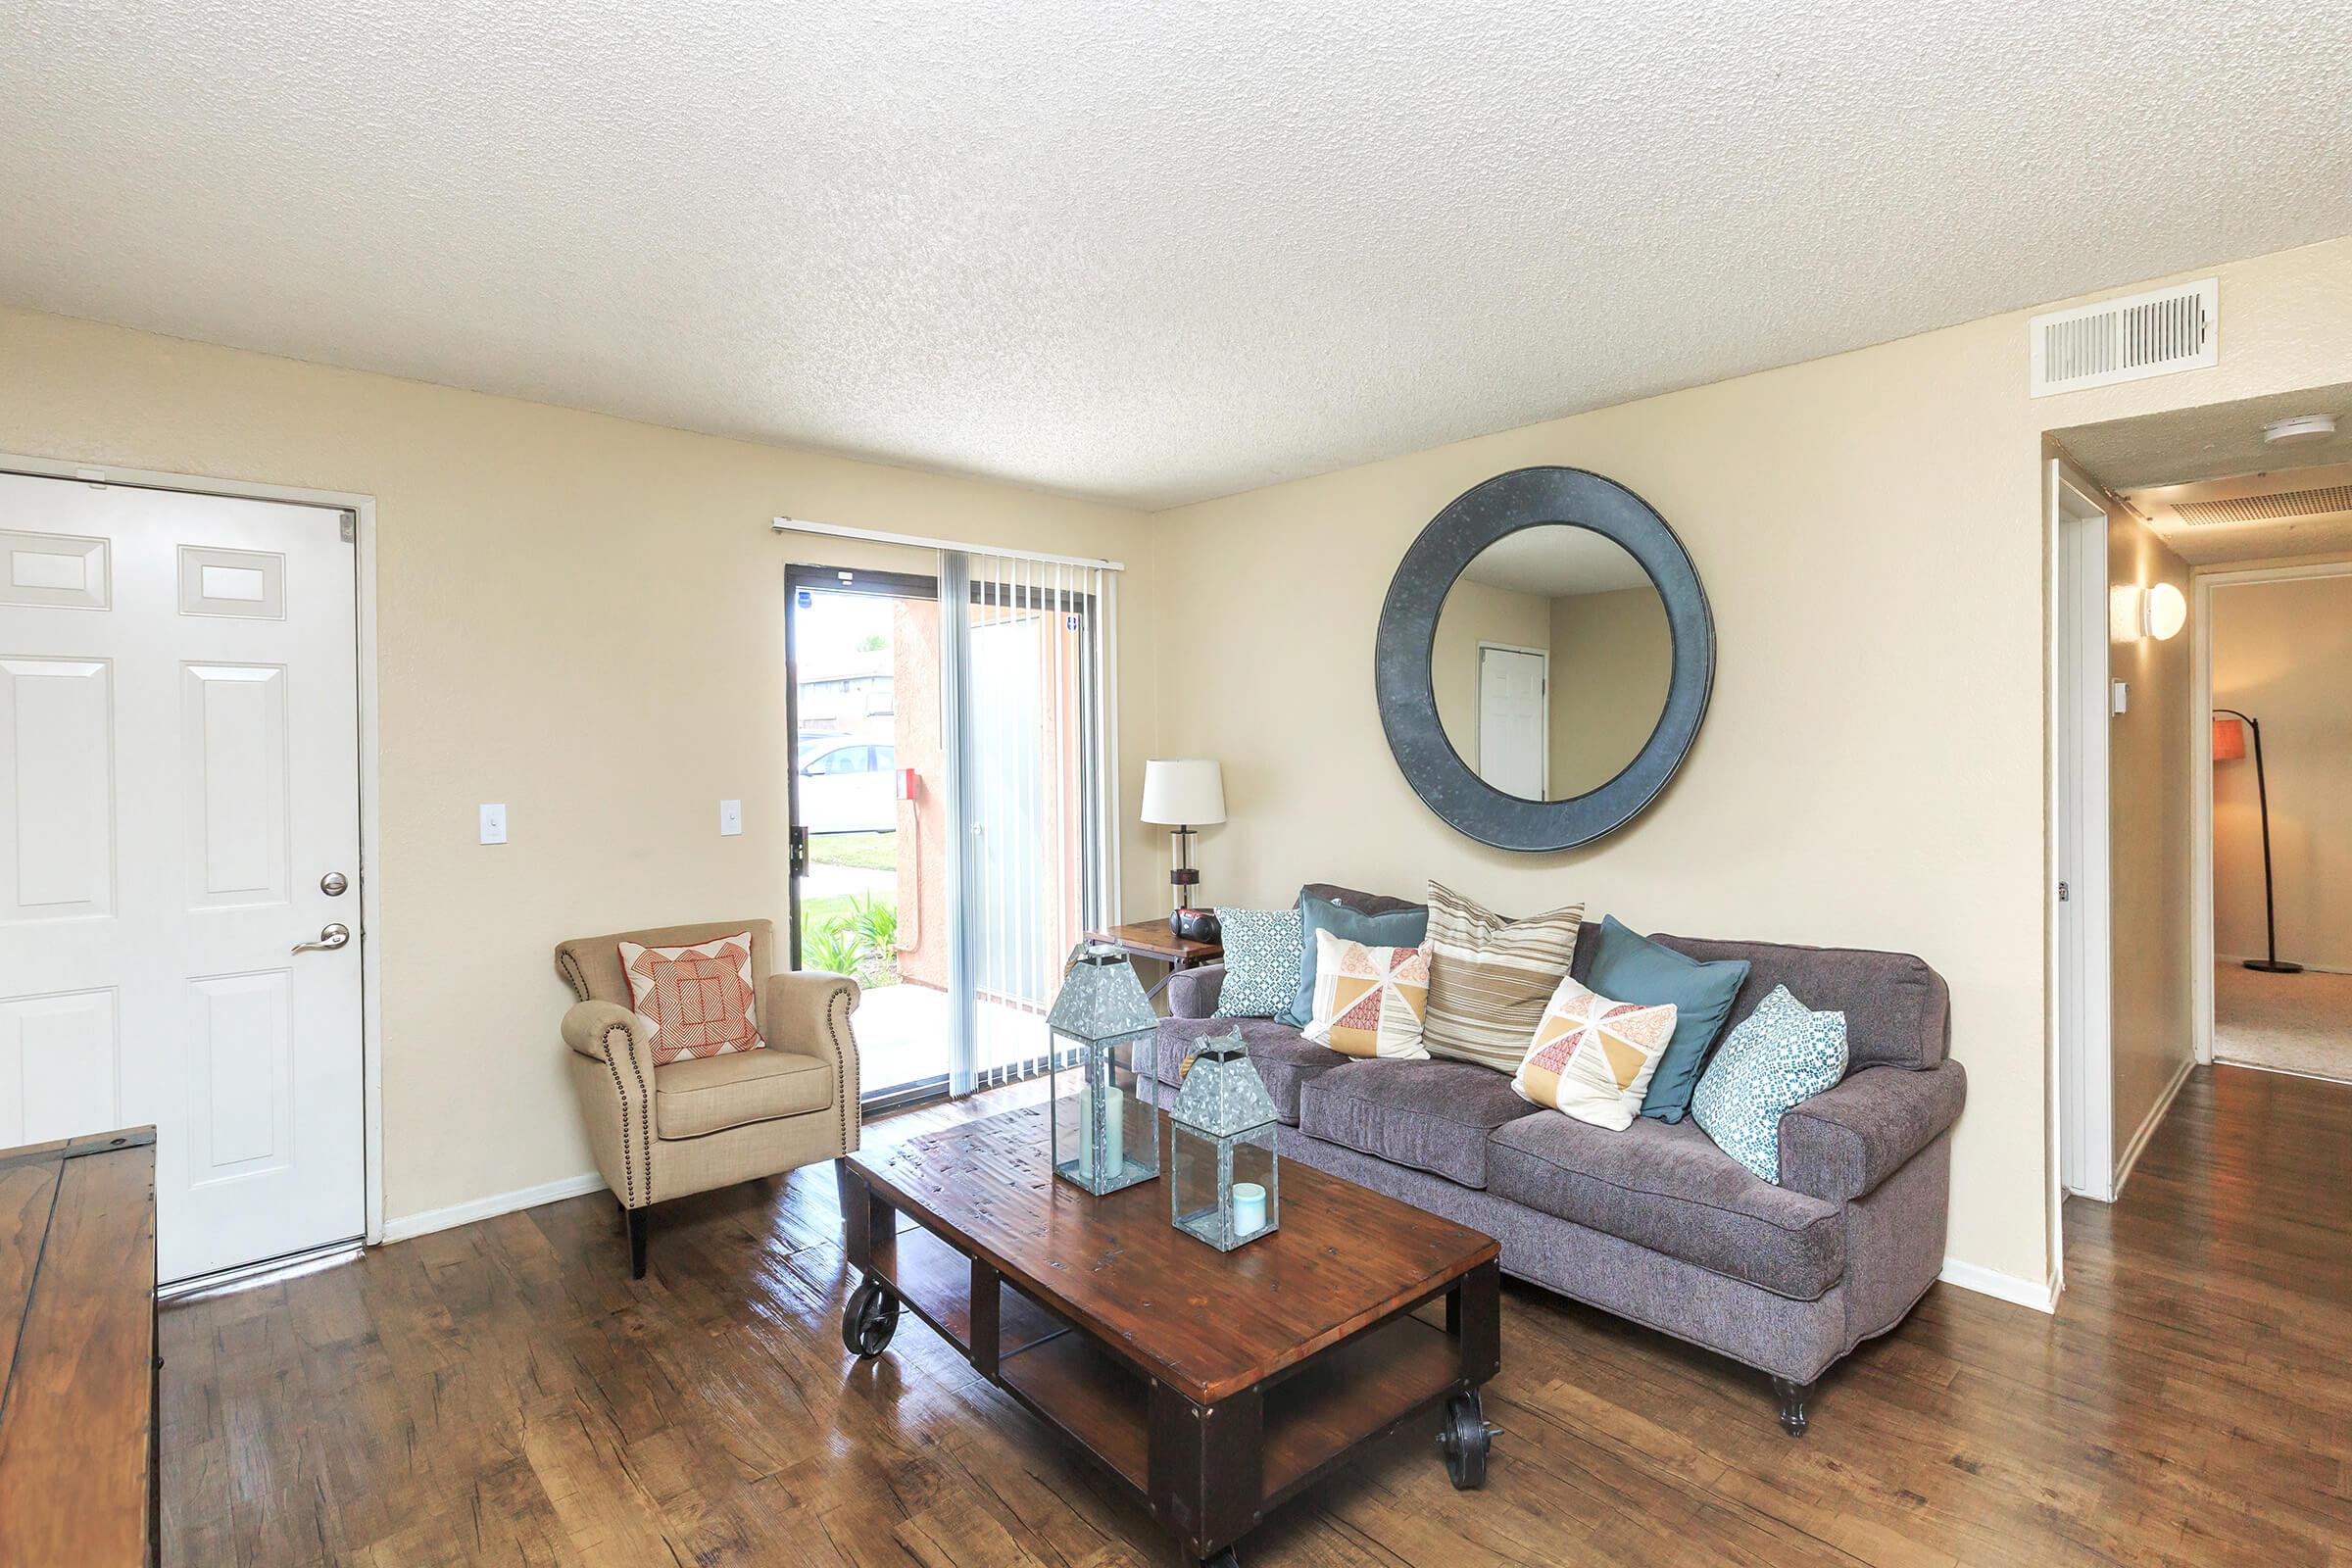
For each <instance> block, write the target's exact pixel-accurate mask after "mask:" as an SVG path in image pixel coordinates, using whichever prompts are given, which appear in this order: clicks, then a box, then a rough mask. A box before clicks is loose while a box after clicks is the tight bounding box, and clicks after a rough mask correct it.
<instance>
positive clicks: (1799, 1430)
mask: <svg viewBox="0 0 2352 1568" xmlns="http://www.w3.org/2000/svg"><path fill="white" fill-rule="evenodd" d="M1812 1392H1813V1385H1812V1384H1810V1383H1791V1382H1789V1380H1788V1379H1787V1378H1774V1379H1773V1380H1772V1395H1773V1397H1774V1398H1776V1399H1778V1400H1779V1401H1780V1403H1781V1430H1782V1431H1784V1432H1786V1433H1788V1434H1789V1436H1790V1437H1792V1438H1801V1437H1803V1436H1804V1435H1805V1397H1806V1396H1807V1395H1809V1394H1811V1393H1812Z"/></svg>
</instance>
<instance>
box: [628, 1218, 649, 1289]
mask: <svg viewBox="0 0 2352 1568" xmlns="http://www.w3.org/2000/svg"><path fill="white" fill-rule="evenodd" d="M646 1218H647V1216H646V1211H645V1210H644V1209H642V1208H632V1209H630V1210H629V1278H631V1279H633V1280H641V1279H643V1278H645V1232H646Z"/></svg>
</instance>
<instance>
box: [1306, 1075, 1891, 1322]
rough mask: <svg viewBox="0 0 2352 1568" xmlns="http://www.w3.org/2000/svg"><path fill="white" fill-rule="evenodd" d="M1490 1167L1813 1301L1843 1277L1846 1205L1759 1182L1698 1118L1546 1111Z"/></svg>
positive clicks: (1560, 1200) (1561, 1211)
mask: <svg viewBox="0 0 2352 1568" xmlns="http://www.w3.org/2000/svg"><path fill="white" fill-rule="evenodd" d="M1309 1130H1311V1129H1309ZM1487 1165H1488V1175H1487V1190H1488V1191H1489V1192H1491V1193H1493V1194H1495V1196H1497V1197H1500V1198H1507V1199H1510V1200H1511V1201H1513V1202H1516V1203H1521V1204H1524V1205H1525V1206H1527V1207H1529V1208H1532V1209H1535V1210H1537V1211H1539V1212H1541V1213H1545V1214H1551V1215H1555V1216H1557V1217H1558V1218H1560V1219H1564V1220H1569V1221H1572V1222H1574V1223H1575V1224H1578V1225H1584V1226H1588V1227H1590V1228H1591V1229H1593V1230H1596V1231H1602V1232H1605V1233H1607V1234H1608V1235H1611V1236H1615V1237H1618V1238H1620V1239H1622V1240H1624V1241H1628V1242H1632V1243H1634V1244H1635V1245H1637V1246H1640V1247H1646V1248H1648V1249H1650V1250H1652V1251H1658V1252H1663V1253H1665V1254H1666V1255H1667V1256H1669V1257H1675V1258H1680V1259H1681V1260H1682V1261H1684V1262H1686V1263H1690V1264H1691V1265H1693V1266H1695V1267H1698V1268H1703V1269H1706V1270H1708V1271H1709V1272H1711V1273H1716V1274H1721V1275H1724V1276H1725V1277H1727V1278H1729V1279H1735V1280H1742V1281H1745V1282H1746V1283H1747V1284H1750V1285H1755V1286H1759V1287H1761V1288H1762V1289H1764V1290H1767V1291H1771V1292H1772V1293H1773V1294H1775V1295H1776V1296H1786V1297H1789V1298H1791V1299H1795V1300H1800V1301H1810V1300H1814V1299H1819V1298H1820V1297H1821V1296H1823V1295H1824V1294H1826V1293H1827V1292H1828V1291H1829V1289H1830V1288H1831V1287H1832V1286H1834V1285H1836V1284H1837V1283H1838V1280H1839V1279H1841V1278H1843V1277H1844V1274H1845V1229H1844V1224H1843V1221H1842V1218H1841V1216H1840V1215H1839V1213H1838V1205H1837V1204H1835V1203H1829V1202H1824V1201H1822V1200H1820V1199H1818V1198H1812V1197H1808V1196H1807V1195H1805V1194H1803V1193H1799V1192H1792V1191H1790V1190H1789V1189H1788V1188H1785V1187H1774V1186H1772V1185H1771V1184H1770V1183H1768V1182H1760V1181H1758V1180H1756V1178H1755V1177H1753V1176H1751V1175H1749V1174H1748V1172H1747V1170H1746V1168H1745V1167H1744V1166H1742V1165H1741V1164H1740V1162H1739V1161H1738V1160H1736V1159H1734V1158H1732V1156H1731V1155H1729V1154H1727V1153H1725V1152H1723V1151H1722V1150H1720V1149H1717V1148H1716V1147H1715V1145H1714V1142H1713V1141H1712V1140H1710V1139H1709V1138H1708V1137H1707V1135H1706V1134H1705V1133H1704V1132H1702V1131H1701V1130H1700V1129H1699V1126H1698V1124H1697V1123H1696V1122H1693V1121H1683V1122H1679V1123H1667V1122H1662V1121H1655V1120H1652V1119H1650V1118H1649V1117H1646V1116H1642V1117H1636V1118H1635V1120H1634V1124H1633V1125H1632V1126H1631V1127H1628V1128H1626V1129H1625V1130H1624V1131H1623V1132H1610V1131H1608V1130H1606V1129H1604V1128H1600V1127H1593V1126H1589V1125H1587V1124H1586V1123H1584V1122H1581V1121H1577V1120H1575V1119H1574V1118H1572V1117H1568V1116H1563V1115H1561V1114H1560V1113H1559V1112H1557V1111H1549V1110H1547V1111H1543V1112H1540V1113H1538V1114H1536V1115H1533V1116H1528V1117H1525V1118H1523V1119H1521V1120H1518V1121H1514V1122H1511V1123H1510V1124H1509V1125H1507V1126H1504V1127H1502V1128H1500V1129H1498V1130H1497V1131H1496V1132H1495V1136H1494V1138H1493V1140H1492V1142H1491V1147H1490V1149H1489V1152H1488V1156H1487Z"/></svg>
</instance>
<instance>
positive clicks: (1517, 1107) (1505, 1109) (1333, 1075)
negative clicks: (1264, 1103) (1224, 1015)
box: [1299, 1061, 1536, 1187]
mask: <svg viewBox="0 0 2352 1568" xmlns="http://www.w3.org/2000/svg"><path fill="white" fill-rule="evenodd" d="M1535 1111H1536V1107H1535V1106H1533V1105H1531V1104H1529V1103H1527V1102H1526V1101H1524V1100H1521V1099H1520V1098H1519V1097H1518V1096H1517V1095H1516V1094H1514V1093H1512V1091H1511V1081H1510V1079H1508V1078H1506V1077H1504V1076H1503V1075H1502V1074H1500V1073H1498V1072H1495V1071H1493V1070H1491V1069H1489V1068H1486V1067H1481V1066H1478V1065H1476V1064H1474V1063H1471V1062H1467V1061H1350V1062H1348V1064H1347V1065H1346V1066H1343V1067H1334V1068H1332V1069H1331V1070H1330V1071H1329V1072H1325V1073H1318V1074H1317V1075H1315V1076H1314V1077H1313V1078H1311V1079H1309V1080H1308V1081H1307V1083H1306V1086H1305V1088H1304V1089H1303V1090H1301V1091H1300V1093H1299V1131H1300V1132H1302V1133H1307V1134H1310V1135H1311V1136H1313V1137H1316V1138H1320V1139H1323V1140H1324V1141H1325V1142H1327V1143H1334V1144H1340V1145H1343V1146H1345V1147H1346V1148H1348V1149H1352V1150H1354V1151H1356V1152H1358V1153H1364V1154H1372V1155H1375V1156H1377V1157H1379V1158H1381V1159H1385V1160H1389V1161H1391V1162H1392V1163H1394V1164H1398V1165H1410V1166H1411V1167H1413V1169H1415V1170H1425V1171H1428V1172H1430V1173H1431V1174H1432V1175H1436V1176H1443V1177H1445V1178H1446V1180H1447V1181H1451V1182H1459V1183H1460V1184H1461V1185H1462V1186H1464V1187H1484V1186H1486V1185H1487V1139H1488V1135H1489V1134H1491V1133H1493V1132H1494V1130H1495V1128H1497V1127H1499V1126H1501V1125H1502V1124H1503V1123H1505V1122H1508V1121H1517V1120H1518V1119H1520V1118H1521V1117H1523V1116H1532V1115H1534V1114H1535Z"/></svg>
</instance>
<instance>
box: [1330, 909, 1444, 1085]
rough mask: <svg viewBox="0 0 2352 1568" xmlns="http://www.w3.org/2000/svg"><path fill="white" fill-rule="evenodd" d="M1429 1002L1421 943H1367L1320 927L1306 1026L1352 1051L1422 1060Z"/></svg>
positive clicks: (1426, 963)
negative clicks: (1381, 945) (1311, 1013)
mask: <svg viewBox="0 0 2352 1568" xmlns="http://www.w3.org/2000/svg"><path fill="white" fill-rule="evenodd" d="M1428 1005H1429V956H1428V955H1427V954H1425V953H1423V952H1422V951H1421V950H1420V949H1419V948H1368V947H1366V946H1364V945H1363V944H1362V943H1361V942H1350V941H1348V939H1347V938H1346V937H1340V936H1334V935H1332V934H1331V933H1330V932H1329V931H1318V932H1316V933H1315V1009H1314V1016H1313V1017H1311V1018H1309V1019H1308V1020H1307V1021H1306V1028H1305V1029H1304V1030H1303V1031H1302V1032H1303V1033H1304V1034H1305V1036H1306V1038H1307V1039H1309V1040H1311V1041H1313V1042H1314V1043H1315V1044H1316V1045H1318V1046H1329V1047H1330V1048H1331V1049H1332V1050H1334V1051H1336V1052H1339V1053H1340V1054H1342V1055H1347V1056H1397V1057H1402V1058H1404V1059H1405V1060H1408V1061H1419V1060H1422V1059H1424V1058H1425V1057H1427V1056H1428V1055H1429V1053H1428V1052H1427V1051H1426V1050H1424V1049H1423V1048H1422V1045H1421V1015H1422V1013H1423V1012H1424V1011H1426V1010H1427V1008H1428Z"/></svg>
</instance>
